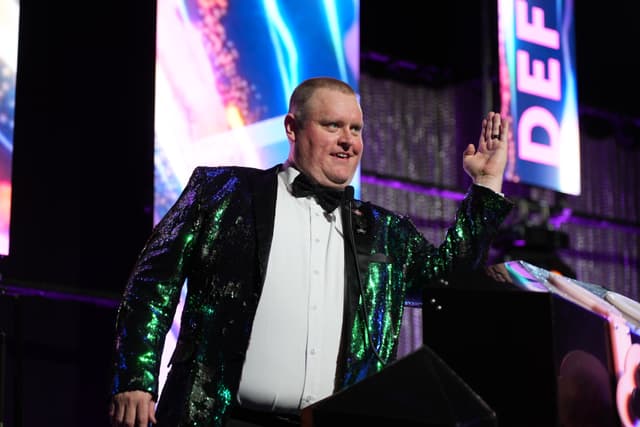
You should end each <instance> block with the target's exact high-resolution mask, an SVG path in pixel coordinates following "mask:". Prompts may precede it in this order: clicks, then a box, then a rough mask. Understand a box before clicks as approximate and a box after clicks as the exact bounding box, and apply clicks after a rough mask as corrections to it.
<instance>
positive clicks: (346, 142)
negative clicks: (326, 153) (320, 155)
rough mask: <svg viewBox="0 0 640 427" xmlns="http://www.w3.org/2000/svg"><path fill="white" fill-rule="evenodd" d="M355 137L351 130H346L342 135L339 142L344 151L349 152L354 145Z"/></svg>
mask: <svg viewBox="0 0 640 427" xmlns="http://www.w3.org/2000/svg"><path fill="white" fill-rule="evenodd" d="M355 138H356V137H355V135H354V134H353V132H351V129H349V128H348V127H347V128H344V129H343V130H342V132H341V133H340V140H339V141H338V145H339V146H340V147H342V148H343V149H344V150H348V149H349V147H351V146H352V145H353V144H354V141H355Z"/></svg>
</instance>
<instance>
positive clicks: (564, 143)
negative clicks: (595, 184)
mask: <svg viewBox="0 0 640 427" xmlns="http://www.w3.org/2000/svg"><path fill="white" fill-rule="evenodd" d="M498 15H499V24H498V26H499V34H498V44H499V46H498V52H499V63H500V98H501V105H502V108H501V112H502V113H503V114H504V115H505V116H509V117H511V118H512V120H513V122H512V126H511V129H512V132H511V135H510V138H509V161H508V164H507V171H506V178H507V180H509V181H512V182H521V183H526V184H531V185H535V186H539V187H544V188H549V189H552V190H555V191H559V192H562V193H566V194H571V195H579V194H580V190H581V188H580V187H581V184H580V135H579V124H578V94H577V84H576V67H575V34H574V25H573V23H574V19H573V0H529V1H527V0H515V1H511V0H498Z"/></svg>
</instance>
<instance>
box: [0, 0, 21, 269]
mask: <svg viewBox="0 0 640 427" xmlns="http://www.w3.org/2000/svg"><path fill="white" fill-rule="evenodd" d="M19 11H20V4H19V2H18V0H0V256H2V255H9V225H10V222H11V218H10V217H11V165H12V159H13V126H14V111H15V96H16V73H17V69H18V25H19V19H18V17H19Z"/></svg>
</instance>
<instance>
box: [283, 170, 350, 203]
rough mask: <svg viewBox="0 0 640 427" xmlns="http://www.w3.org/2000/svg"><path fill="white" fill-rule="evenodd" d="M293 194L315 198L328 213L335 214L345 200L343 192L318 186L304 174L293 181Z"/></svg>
mask: <svg viewBox="0 0 640 427" xmlns="http://www.w3.org/2000/svg"><path fill="white" fill-rule="evenodd" d="M291 192H292V193H293V195H294V196H295V197H307V196H313V197H314V198H315V199H316V201H317V202H318V204H319V205H320V206H322V209H324V210H325V211H326V212H333V211H334V210H335V208H337V207H338V206H339V205H340V202H341V201H342V200H343V198H344V191H343V190H337V189H335V188H330V187H325V186H323V185H319V184H316V183H315V182H312V181H311V180H310V179H309V177H307V176H306V175H305V174H303V173H300V175H298V176H297V177H296V179H294V180H293V183H292V184H291Z"/></svg>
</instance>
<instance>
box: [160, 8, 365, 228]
mask: <svg viewBox="0 0 640 427" xmlns="http://www.w3.org/2000/svg"><path fill="white" fill-rule="evenodd" d="M157 13H158V15H157V17H158V20H157V62H156V93H155V96H156V104H155V130H156V141H155V143H156V145H155V171H156V178H155V186H156V192H155V194H156V197H155V220H156V221H157V220H158V219H159V218H160V217H161V216H162V215H163V214H164V213H165V212H166V210H167V209H168V208H169V206H170V205H171V204H172V203H173V202H174V201H175V199H176V197H177V196H178V194H179V193H180V191H181V189H182V188H183V187H184V185H185V184H186V181H187V179H188V178H189V176H190V174H191V172H192V171H193V168H194V167H195V166H201V165H208V166H214V165H231V164H233V165H244V166H254V167H261V168H266V167H270V166H272V165H274V164H276V163H279V162H282V161H284V160H285V159H286V157H287V153H288V149H289V147H288V142H287V141H286V139H285V137H284V128H283V117H284V114H285V113H286V111H287V107H288V97H289V94H290V93H291V91H292V90H293V88H294V87H295V86H296V85H297V84H298V83H299V82H301V81H302V80H304V79H306V78H308V77H312V76H316V75H327V76H333V77H337V78H340V79H342V80H345V81H347V82H348V83H349V84H351V85H352V86H353V87H354V88H355V89H356V91H357V89H358V88H357V76H358V72H359V70H358V65H359V20H358V19H359V13H358V2H357V1H348V2H347V1H340V2H338V1H335V2H332V1H320V0H317V1H304V2H300V1H292V0H290V1H275V0H263V1H255V0H236V1H233V2H227V1H207V2H203V1H196V0H184V1H177V0H158V12H157ZM356 178H357V177H356ZM356 181H357V180H356ZM357 184H358V183H357V182H354V186H355V187H356V190H357Z"/></svg>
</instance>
